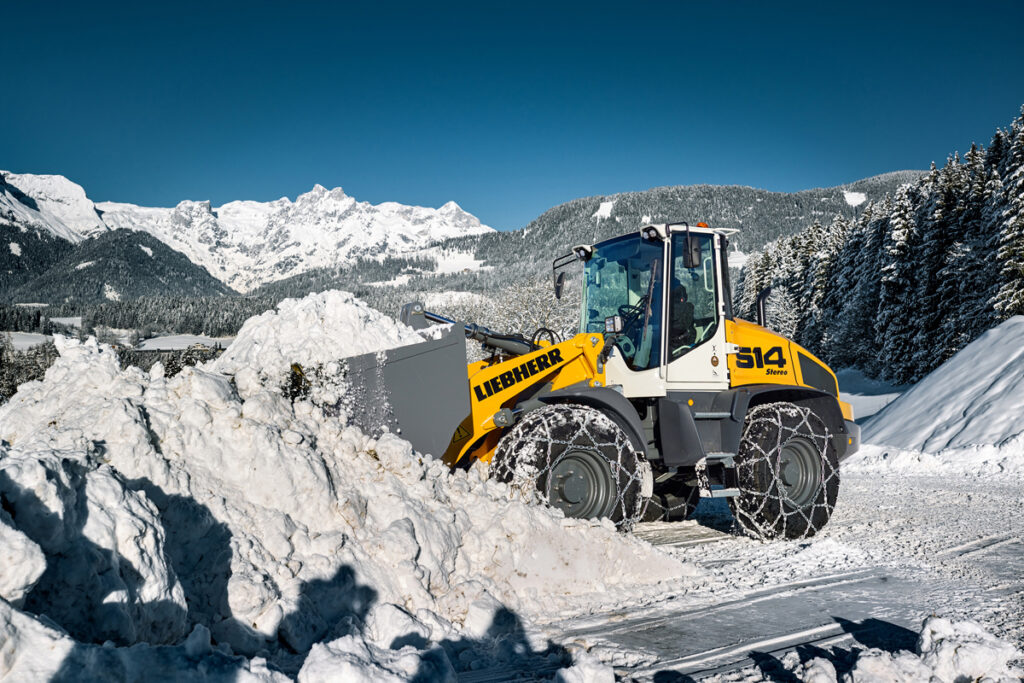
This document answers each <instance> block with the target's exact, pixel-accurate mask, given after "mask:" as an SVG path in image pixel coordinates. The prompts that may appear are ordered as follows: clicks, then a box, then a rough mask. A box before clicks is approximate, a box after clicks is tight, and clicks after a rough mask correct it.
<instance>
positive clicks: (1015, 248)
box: [993, 108, 1024, 320]
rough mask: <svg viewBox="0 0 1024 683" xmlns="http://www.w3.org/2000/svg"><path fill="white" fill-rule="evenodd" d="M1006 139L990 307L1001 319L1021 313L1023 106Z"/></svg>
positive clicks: (1023, 280)
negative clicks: (995, 280) (994, 287)
mask: <svg viewBox="0 0 1024 683" xmlns="http://www.w3.org/2000/svg"><path fill="white" fill-rule="evenodd" d="M1009 138H1010V139H1009V144H1008V145H1006V154H1005V156H1003V158H1002V159H1000V162H1001V164H1000V169H999V171H1000V176H1001V177H1002V178H1003V180H1002V188H1003V198H1004V200H1003V204H1002V211H1001V212H1000V214H999V216H998V220H999V227H998V232H999V237H998V245H999V246H998V249H999V251H998V258H999V264H1000V270H999V285H998V290H997V292H996V295H995V300H994V302H993V307H994V308H995V311H996V315H997V316H998V318H999V319H1000V320H1005V319H1006V318H1009V317H1011V316H1014V315H1020V314H1022V313H1024V108H1022V110H1021V115H1020V116H1019V117H1018V118H1017V119H1016V120H1014V122H1013V124H1012V126H1011V127H1010V133H1009Z"/></svg>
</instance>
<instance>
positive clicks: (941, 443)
mask: <svg viewBox="0 0 1024 683" xmlns="http://www.w3.org/2000/svg"><path fill="white" fill-rule="evenodd" d="M1022 412H1024V316H1016V317H1013V318H1010V319H1009V320H1007V321H1005V322H1003V323H1002V324H1000V325H999V326H998V327H995V328H993V329H991V330H989V331H988V332H986V333H985V334H983V335H981V336H980V337H979V338H978V339H976V340H975V341H974V342H972V343H971V344H969V345H968V346H967V347H965V348H964V349H962V350H961V351H960V352H959V353H957V354H956V355H955V356H953V357H952V358H951V359H949V360H948V361H947V362H946V363H944V364H943V365H942V366H940V367H939V368H938V369H936V370H935V371H934V372H932V373H931V374H930V375H928V376H927V377H925V378H924V379H923V380H921V382H919V383H918V384H917V385H915V386H914V387H913V388H911V389H910V390H909V391H907V392H906V393H904V394H903V395H902V396H900V397H899V398H898V399H896V400H895V401H893V402H892V403H890V404H889V405H888V406H886V407H885V408H884V409H883V410H882V411H880V412H879V413H878V414H876V415H875V416H874V417H873V418H872V419H871V420H870V421H869V422H868V423H867V424H866V425H865V426H864V432H863V440H864V441H865V442H866V443H869V444H875V445H876V446H878V447H874V448H873V447H865V448H864V451H863V454H862V455H861V456H860V457H857V458H855V459H854V460H852V461H851V463H850V464H851V465H852V466H853V467H855V468H865V467H866V468H871V467H877V466H884V467H886V468H890V469H891V468H896V469H902V470H919V471H935V470H950V471H969V472H990V473H1005V472H1017V473H1020V472H1024V423H1022V422H1021V420H1020V419H1019V416H1020V415H1021V413H1022Z"/></svg>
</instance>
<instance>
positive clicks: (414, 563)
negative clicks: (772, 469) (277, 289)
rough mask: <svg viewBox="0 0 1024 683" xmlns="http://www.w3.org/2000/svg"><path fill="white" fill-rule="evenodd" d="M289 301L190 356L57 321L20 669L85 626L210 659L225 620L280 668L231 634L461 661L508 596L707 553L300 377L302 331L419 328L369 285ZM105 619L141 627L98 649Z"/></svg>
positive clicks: (3, 455) (389, 657)
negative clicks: (142, 349) (297, 381)
mask: <svg viewBox="0 0 1024 683" xmlns="http://www.w3.org/2000/svg"><path fill="white" fill-rule="evenodd" d="M286 303H287V305H285V304H282V306H281V307H280V308H279V309H278V312H277V313H272V314H264V315H263V316H260V317H259V318H257V319H256V321H255V322H254V321H250V322H249V323H247V324H246V326H245V327H244V328H243V333H240V335H239V338H238V341H240V342H241V348H240V349H233V347H232V349H229V350H228V352H227V353H226V354H225V356H226V359H223V360H222V361H218V363H216V364H213V366H212V367H206V368H185V369H184V370H183V371H182V372H181V373H180V374H178V375H176V376H175V377H173V378H167V377H165V376H164V374H163V369H162V366H160V365H159V364H157V365H155V366H154V367H153V369H152V370H151V371H150V372H149V373H144V372H142V371H141V370H139V369H138V368H128V369H125V370H122V369H121V368H120V367H119V366H118V362H117V356H116V354H114V352H113V351H112V350H111V349H110V348H109V347H107V346H104V345H99V344H97V343H96V342H95V340H89V341H88V342H86V343H78V342H76V341H73V340H65V339H62V338H59V337H58V338H57V339H56V343H57V347H58V350H59V352H60V354H61V356H60V358H59V359H58V360H57V361H56V362H55V363H54V365H53V366H52V367H51V368H50V369H49V370H48V371H47V373H46V376H45V379H44V380H43V381H37V382H30V383H27V384H25V385H22V386H21V387H20V388H19V390H18V393H17V394H15V396H14V397H12V399H11V400H10V401H9V402H8V403H7V404H5V405H4V406H2V407H0V497H2V500H3V502H4V505H3V508H2V509H3V510H5V511H6V512H5V513H2V514H0V535H2V537H3V538H4V539H8V538H10V539H13V541H12V542H11V544H10V546H9V547H8V546H7V544H6V543H5V544H4V549H3V553H4V559H5V560H6V557H7V556H8V553H9V554H10V556H11V557H12V558H14V560H16V561H12V562H10V563H9V562H6V561H5V562H4V563H3V564H0V590H3V598H4V602H0V607H2V608H3V610H2V612H0V643H4V645H3V646H2V647H0V678H3V677H4V676H5V675H6V676H10V677H11V678H12V679H22V678H24V677H25V676H23V675H22V674H23V673H25V672H29V674H31V672H32V671H34V669H32V668H31V667H32V666H35V664H33V662H37V661H39V660H42V659H49V660H59V659H60V656H61V653H65V652H68V651H70V650H71V649H74V651H75V652H76V653H82V652H86V653H88V652H93V653H94V654H93V655H88V654H83V655H81V656H82V657H86V658H88V657H96V658H99V659H97V660H96V661H99V660H100V659H104V658H114V659H117V658H120V659H118V660H117V661H119V662H120V664H117V663H116V662H114V660H113V659H111V662H112V664H117V667H118V668H117V670H118V671H125V672H131V671H133V670H135V669H133V668H132V667H134V666H135V663H128V659H132V658H134V657H136V654H137V655H138V657H140V658H142V659H145V658H147V657H155V658H160V659H161V660H162V659H167V660H168V661H170V662H172V664H168V666H170V667H171V668H172V669H173V667H174V666H178V664H180V663H181V661H184V660H181V659H180V658H181V657H182V656H185V657H186V658H188V657H191V659H190V660H189V661H192V662H193V663H194V664H195V665H196V666H199V664H198V663H196V662H199V661H200V660H203V657H205V656H207V655H203V654H202V653H203V652H206V651H207V648H208V646H209V643H208V642H207V643H206V644H205V645H204V644H203V642H202V641H203V638H204V636H203V635H202V634H204V633H206V632H207V631H208V632H209V633H210V638H212V641H213V644H214V645H215V649H214V651H213V652H212V654H210V655H209V656H210V657H219V656H220V655H218V654H216V653H217V652H220V653H222V654H223V655H224V657H226V658H227V659H223V660H218V661H219V662H220V663H221V664H222V665H223V667H226V669H227V670H231V671H234V670H235V669H237V672H238V673H239V674H240V675H241V673H246V674H247V675H251V676H255V677H257V678H261V679H264V680H269V678H268V676H269V674H266V670H265V665H264V664H263V663H261V662H260V661H259V660H258V659H253V660H251V661H249V660H245V661H244V662H243V663H242V664H239V663H238V662H237V661H236V659H237V658H233V655H234V653H242V654H245V655H246V656H249V657H253V656H255V655H259V656H261V657H265V658H267V659H268V660H269V661H271V662H272V663H273V664H274V667H275V668H276V669H278V670H283V671H286V672H289V673H292V674H295V673H297V672H299V670H300V668H302V665H303V662H304V661H305V660H306V659H307V657H306V654H307V653H309V652H310V651H311V649H312V647H313V645H314V644H316V643H326V645H324V646H323V648H320V649H318V650H317V651H316V653H317V654H316V656H315V657H312V659H310V661H309V666H310V667H311V668H310V669H309V670H307V672H306V674H303V676H304V679H308V680H318V676H320V674H317V673H316V672H322V671H324V670H325V669H324V667H328V664H327V663H325V662H330V661H337V660H339V658H340V659H343V660H345V661H347V662H349V664H347V665H346V666H350V665H351V667H356V668H359V667H361V668H360V669H359V670H361V671H364V672H367V673H366V675H367V676H369V677H371V678H372V677H375V676H376V675H377V674H381V675H383V673H381V672H388V674H389V675H390V674H394V675H396V676H401V675H404V672H407V671H408V670H409V667H410V666H413V664H410V661H414V660H415V661H419V662H420V663H419V664H415V666H416V667H417V669H418V670H420V671H436V672H439V674H440V675H441V676H442V677H443V676H444V675H446V674H445V673H444V672H445V671H447V669H445V666H444V665H443V662H442V663H438V659H439V655H437V653H436V651H435V650H436V648H435V650H431V649H430V648H431V643H437V642H438V641H441V640H445V641H446V642H457V643H472V642H478V641H481V640H486V639H487V638H488V637H490V635H491V634H492V633H493V632H494V625H495V622H496V619H497V616H496V615H498V614H499V613H502V612H505V613H507V614H512V615H517V616H515V617H514V618H513V619H512V622H513V623H512V626H510V627H509V629H510V632H511V633H523V625H521V624H520V619H523V620H525V621H526V622H527V625H528V623H529V621H530V620H532V619H538V618H554V617H556V616H564V615H565V614H567V613H576V612H580V611H586V610H589V609H596V608H598V607H601V606H608V605H609V604H622V603H627V602H630V601H639V600H642V599H644V598H645V596H648V595H650V594H652V593H655V592H660V591H663V590H665V589H666V588H669V587H671V588H673V589H675V590H680V591H681V590H685V589H686V587H687V586H688V585H690V583H691V582H693V581H694V578H693V577H695V576H696V574H697V570H696V569H695V568H693V567H692V566H691V565H687V564H684V563H682V562H680V561H679V560H677V559H674V558H672V557H670V556H669V555H667V554H664V553H662V552H661V551H659V550H657V549H655V548H653V547H651V546H650V545H648V544H646V543H644V542H642V541H640V540H638V539H636V538H634V537H631V536H626V535H623V534H619V533H617V532H616V531H615V529H614V527H613V526H612V525H611V523H608V522H606V523H600V522H590V521H579V520H567V519H564V518H562V517H561V516H560V514H559V513H557V512H555V511H553V510H550V509H545V508H540V507H532V506H528V505H526V504H524V503H523V502H521V501H520V500H518V499H517V498H516V497H515V496H513V495H512V494H511V492H510V490H509V489H508V487H507V486H505V485H504V484H500V483H498V482H494V481H491V480H488V479H486V478H485V476H484V473H483V472H482V469H481V468H473V469H471V470H470V471H468V472H466V471H459V472H456V473H454V474H449V473H448V470H447V468H446V467H445V466H444V465H443V464H442V463H440V462H437V461H433V460H426V461H424V460H423V459H422V458H421V457H419V456H418V455H417V454H415V453H414V452H413V451H412V449H411V447H410V445H409V444H408V442H406V441H403V440H401V439H399V438H397V437H395V436H393V435H388V434H385V435H384V436H383V437H382V438H380V439H379V440H374V439H370V438H368V437H367V436H365V435H364V434H362V433H361V432H360V431H358V430H356V429H354V428H349V427H346V426H345V425H344V424H341V423H340V422H339V421H338V420H337V419H335V418H327V417H325V416H324V415H323V414H322V413H321V412H320V411H319V410H318V409H317V408H316V407H315V406H314V405H313V404H312V403H310V402H307V401H296V402H295V403H294V404H293V403H291V402H290V401H288V400H287V399H286V398H284V397H283V396H282V393H281V391H280V384H279V382H277V381H276V378H275V377H274V374H273V373H274V372H276V371H277V370H279V369H281V368H282V367H286V366H284V361H285V360H288V361H289V362H290V360H293V359H296V357H295V356H292V355H291V353H292V350H293V348H294V349H297V351H298V352H299V353H304V354H305V355H304V356H300V357H298V358H297V359H298V360H305V361H307V362H314V361H318V360H321V359H323V358H326V357H328V356H331V355H334V354H339V353H348V354H351V353H360V352H367V351H372V350H374V349H375V348H383V347H387V346H395V345H398V344H400V343H404V342H405V341H407V340H408V341H418V340H419V337H418V336H416V337H415V338H413V337H412V336H411V335H408V334H407V333H406V332H405V331H403V330H402V328H400V327H399V326H397V325H396V324H395V323H394V321H390V320H389V319H386V318H382V317H380V316H377V317H374V316H373V315H369V314H366V313H365V310H364V309H365V306H364V305H363V304H361V302H357V301H355V300H354V299H352V298H351V297H350V295H344V294H341V293H326V294H321V295H313V296H311V297H307V298H306V299H304V300H299V301H293V302H290V303H288V302H286ZM328 309H331V310H330V311H328ZM290 312H296V313H297V314H299V315H300V316H305V319H306V320H308V321H309V323H310V325H311V326H312V327H310V328H306V329H301V330H300V329H298V328H297V327H296V324H295V318H294V317H292V316H291V315H290ZM332 325H334V326H335V327H332ZM311 338H313V339H320V340H322V342H323V343H324V344H327V343H332V344H334V347H333V350H325V349H323V348H318V347H317V346H316V344H312V343H310V344H307V343H306V341H307V340H309V339H311ZM329 340H333V341H329ZM236 343H237V342H236ZM293 345H294V346H293ZM250 362H251V363H253V367H255V368H256V369H258V370H259V371H260V373H261V377H262V378H264V379H265V380H267V382H268V383H267V384H261V383H257V382H250V383H248V384H246V389H245V391H244V392H242V391H238V390H236V384H235V383H234V382H233V381H232V378H231V377H229V376H228V375H226V374H223V373H225V372H228V371H234V372H236V373H237V374H236V375H235V380H238V379H239V375H241V374H243V373H244V372H246V371H247V370H249V368H248V366H247V363H250ZM249 379H252V377H251V376H250V377H249ZM241 384H242V382H239V383H238V385H237V387H238V389H241ZM18 558H21V559H18ZM666 583H668V584H669V585H668V586H666ZM659 584H660V585H659ZM19 603H20V604H21V607H20V608H19V607H18V605H19ZM33 614H35V615H46V616H45V617H43V616H40V617H39V618H36V617H34V616H32V615H33ZM58 626H59V628H60V629H61V630H60V631H58V630H56V629H57V627H58ZM197 628H198V629H201V630H200V631H199V634H200V635H198V636H197V635H195V634H196V632H197V631H196V629H197ZM189 633H192V634H193V635H192V636H188V638H187V639H186V636H187V635H188V634H189ZM26 634H28V635H26ZM517 637H519V639H520V641H521V642H523V643H526V644H525V645H523V646H522V647H525V648H526V649H530V647H532V641H530V640H529V638H527V636H525V635H522V636H517ZM346 638H353V639H355V640H345V639H346ZM108 640H110V641H112V643H113V644H116V645H134V646H133V647H129V648H127V649H124V648H99V649H95V650H90V649H89V648H91V647H93V646H92V645H89V644H90V643H92V644H99V643H103V642H105V641H108ZM139 643H144V644H145V645H139ZM190 643H191V645H190ZM159 644H167V648H156V647H150V646H151V645H159ZM522 647H519V646H517V648H519V649H522ZM37 648H38V649H37ZM83 648H84V649H83ZM168 648H169V649H168ZM181 648H185V650H181ZM189 648H191V650H189ZM403 648H411V649H407V650H403ZM463 649H464V650H466V651H468V649H467V648H465V647H464V648H463ZM108 650H109V651H110V652H108ZM392 650H394V651H393V652H392ZM190 651H191V652H192V653H193V654H192V655H190V654H189V652H190ZM446 651H447V650H446ZM453 651H454V650H453ZM111 652H113V653H115V654H111ZM182 652H184V655H182ZM133 653H135V654H133ZM196 653H199V654H196ZM513 654H514V653H513ZM76 656H78V655H76ZM509 656H511V655H509ZM71 657H72V655H70V654H69V655H67V661H68V662H72V661H73V660H72V659H71ZM197 657H198V659H197ZM125 658H127V659H125ZM90 661H92V660H90ZM139 661H142V660H139ZM147 661H148V660H147ZM203 661H205V660H203ZM132 662H135V659H132ZM452 664H453V665H454V666H455V667H456V668H463V667H469V666H474V665H475V664H474V660H473V658H472V655H465V656H463V655H459V658H458V659H457V661H453V662H452ZM182 666H184V665H182ZM25 667H29V668H27V669H26V668H25ZM328 668H329V667H328ZM346 670H348V669H346ZM352 670H353V671H354V670H355V669H352ZM265 674H266V675H265ZM210 675H212V674H210ZM29 677H31V675H29ZM320 678H322V676H320Z"/></svg>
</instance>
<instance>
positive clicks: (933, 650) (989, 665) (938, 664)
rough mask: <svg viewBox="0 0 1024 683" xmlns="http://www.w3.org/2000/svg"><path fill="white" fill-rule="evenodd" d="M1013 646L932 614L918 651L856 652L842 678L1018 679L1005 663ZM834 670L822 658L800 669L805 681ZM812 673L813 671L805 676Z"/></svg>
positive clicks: (822, 677) (1018, 673) (966, 623)
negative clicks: (853, 661)
mask: <svg viewBox="0 0 1024 683" xmlns="http://www.w3.org/2000/svg"><path fill="white" fill-rule="evenodd" d="M1021 654H1022V653H1021V652H1018V651H1017V649H1016V648H1015V647H1013V646H1012V645H1010V644H1009V643H1006V642H1004V641H1001V640H999V639H997V638H995V637H993V636H991V635H990V634H989V633H988V632H986V631H985V629H984V628H982V627H981V626H980V625H978V624H976V623H974V622H971V621H961V622H956V623H953V622H950V621H948V620H946V619H940V618H938V617H931V618H929V619H927V620H926V621H925V622H924V626H923V628H922V630H921V635H920V636H919V637H918V641H917V652H916V653H913V652H905V651H904V652H896V653H889V652H884V651H882V650H877V649H871V650H867V651H866V652H863V653H861V654H860V656H859V657H858V658H857V662H856V664H855V666H854V667H853V670H852V671H850V673H849V674H848V675H847V676H845V677H844V679H843V680H846V681H850V682H851V683H858V682H859V681H935V682H936V683H954V682H955V681H979V680H985V681H993V682H996V681H999V682H1000V683H1001V682H1003V681H1005V682H1007V683H1009V682H1011V681H1019V680H1020V678H1021V676H1022V675H1024V671H1019V670H1015V669H1013V668H1012V667H1011V666H1010V661H1011V660H1013V659H1014V658H1016V657H1019V656H1021ZM829 669H832V676H831V679H832V680H835V670H834V668H832V666H831V664H830V663H829V662H827V661H826V660H823V659H814V660H812V661H811V662H809V663H808V664H807V666H806V669H805V672H804V673H805V675H804V677H803V678H804V680H821V681H827V680H828V676H827V673H826V672H827V671H828V670H829ZM810 674H813V675H810Z"/></svg>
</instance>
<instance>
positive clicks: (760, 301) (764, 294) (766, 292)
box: [757, 285, 772, 327]
mask: <svg viewBox="0 0 1024 683" xmlns="http://www.w3.org/2000/svg"><path fill="white" fill-rule="evenodd" d="M771 293H772V288H771V285H769V286H767V287H765V288H764V289H762V290H761V293H760V294H758V295H757V324H758V325H760V326H761V327H767V326H768V325H767V324H766V322H767V317H766V316H765V312H764V302H765V301H767V300H768V297H769V296H771Z"/></svg>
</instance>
